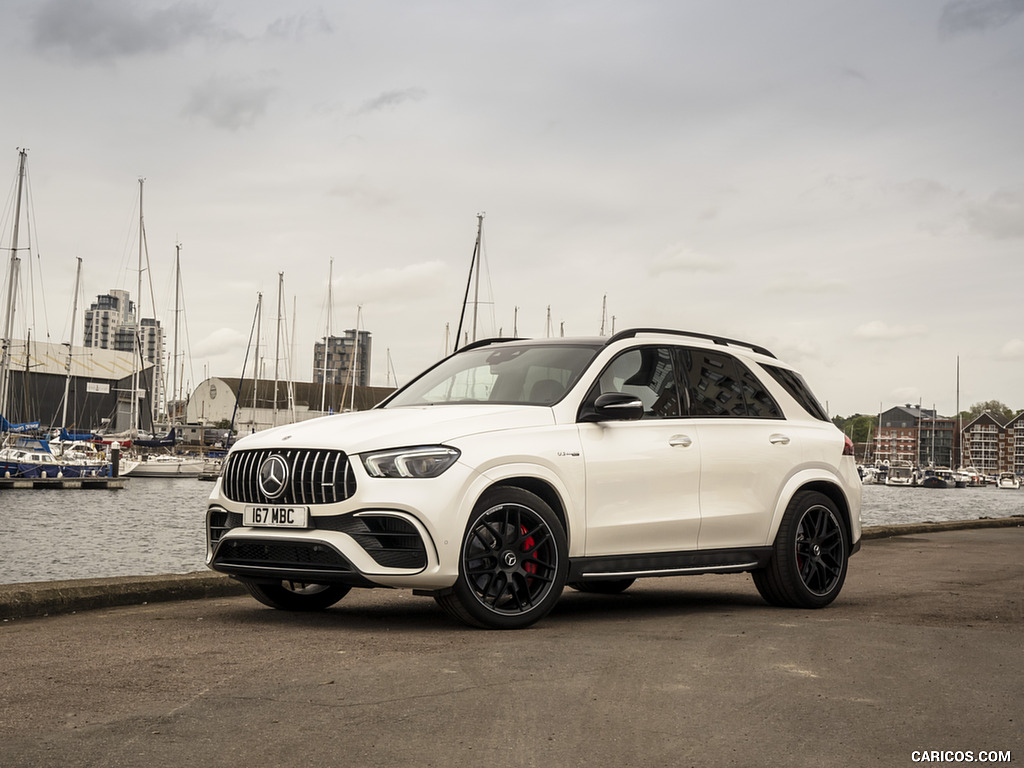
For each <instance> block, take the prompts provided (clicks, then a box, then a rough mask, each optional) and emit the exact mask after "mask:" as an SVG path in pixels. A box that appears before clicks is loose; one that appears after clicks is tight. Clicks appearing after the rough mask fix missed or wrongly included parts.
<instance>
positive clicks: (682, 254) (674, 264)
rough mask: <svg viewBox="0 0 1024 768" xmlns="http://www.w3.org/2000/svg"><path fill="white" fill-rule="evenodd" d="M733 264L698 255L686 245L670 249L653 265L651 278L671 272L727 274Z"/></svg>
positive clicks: (650, 270)
mask: <svg viewBox="0 0 1024 768" xmlns="http://www.w3.org/2000/svg"><path fill="white" fill-rule="evenodd" d="M731 268H732V264H730V263H729V262H727V261H723V260H721V259H717V258H715V257H713V256H708V255H706V254H703V253H697V252H696V251H693V250H691V249H690V248H688V247H686V246H684V245H676V246H672V247H671V248H668V249H667V250H665V251H664V252H662V254H661V255H660V256H659V257H658V258H657V259H655V261H654V263H653V264H651V266H650V269H649V272H650V274H651V277H661V276H662V275H665V274H669V273H671V272H689V273H695V272H703V273H715V272H727V271H729V270H730V269H731Z"/></svg>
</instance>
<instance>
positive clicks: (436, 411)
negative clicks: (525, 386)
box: [235, 405, 555, 454]
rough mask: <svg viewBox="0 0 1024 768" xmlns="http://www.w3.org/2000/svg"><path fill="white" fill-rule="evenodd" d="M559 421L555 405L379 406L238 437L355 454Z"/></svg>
mask: <svg viewBox="0 0 1024 768" xmlns="http://www.w3.org/2000/svg"><path fill="white" fill-rule="evenodd" d="M554 421H555V420H554V416H553V414H552V412H551V409H550V408H546V407H543V406H530V405H508V406H503V405H434V406H424V407H422V408H415V407H406V408H380V409H375V410H370V411H359V412H356V413H342V414H337V415H335V416H324V417H321V418H318V419H311V420H309V421H301V422H297V423H295V424H288V425H286V426H283V427H274V428H273V429H267V430H264V431H262V432H257V433H255V434H252V435H247V436H246V437H244V438H241V439H239V440H238V442H237V443H235V448H236V449H237V450H253V449H260V448H279V447H285V448H291V447H295V448H327V449H337V450H342V451H345V452H346V453H348V454H356V453H363V452H365V451H375V450H382V449H386V448H403V447H406V446H412V445H438V444H441V443H449V442H452V441H455V440H458V439H459V438H460V437H466V436H468V435H475V434H479V433H481V432H494V431H497V430H507V429H524V428H529V427H541V426H545V425H549V424H553V423H554Z"/></svg>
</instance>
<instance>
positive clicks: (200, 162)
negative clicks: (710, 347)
mask: <svg viewBox="0 0 1024 768" xmlns="http://www.w3.org/2000/svg"><path fill="white" fill-rule="evenodd" d="M0 42H2V45H3V50H4V56H5V61H6V62H7V66H5V68H4V75H3V77H2V78H0V97H2V101H0V104H2V105H3V108H2V118H0V181H3V182H4V183H5V185H6V183H7V182H8V181H9V184H10V190H13V185H14V181H15V176H16V169H17V161H18V156H17V148H18V147H26V148H28V149H29V156H28V174H29V184H30V192H31V214H32V221H31V236H32V243H31V245H32V253H33V257H32V259H31V262H32V269H31V270H28V268H27V267H26V268H24V270H23V273H24V274H25V275H27V276H30V277H31V278H32V281H33V282H32V285H31V286H27V287H26V289H25V290H26V293H32V294H34V295H35V296H36V299H35V304H34V307H33V306H22V307H21V308H20V309H19V315H18V319H19V326H18V329H17V330H16V334H15V335H17V336H22V335H23V334H24V333H25V330H24V327H25V323H26V322H29V323H31V324H32V326H33V331H32V333H33V338H43V337H45V336H47V335H48V336H49V337H50V339H51V340H52V341H66V340H67V338H68V335H69V333H70V310H71V304H72V294H73V283H74V267H75V263H76V262H75V260H76V257H80V258H82V260H83V281H84V288H83V291H82V294H83V297H84V300H85V301H86V302H90V301H93V300H95V297H96V295H97V294H100V293H105V292H107V291H108V290H109V289H111V288H122V289H127V290H130V291H131V292H132V295H133V298H134V297H135V293H136V282H137V279H138V271H137V259H138V240H137V226H138V224H137V217H138V192H139V184H138V178H139V177H145V186H144V189H145V194H144V212H145V230H146V242H147V245H148V252H149V259H150V262H151V264H152V270H151V273H150V274H151V276H152V282H153V289H154V293H155V297H156V298H155V304H156V315H157V316H158V317H160V318H161V320H162V322H163V323H164V325H165V326H168V327H169V326H170V325H171V324H172V323H173V318H172V311H171V310H172V308H173V295H174V288H173V260H174V252H175V244H176V243H181V246H182V249H181V264H182V267H181V269H182V280H183V284H184V294H185V305H186V312H185V319H186V322H187V327H188V335H189V340H190V344H189V346H190V349H191V357H192V364H191V366H192V371H193V373H191V374H187V377H188V378H189V379H190V380H191V381H192V383H193V384H198V383H199V381H201V380H202V379H203V378H204V377H205V376H206V375H217V376H224V377H234V376H238V375H239V374H240V372H241V369H242V361H243V358H244V356H245V351H246V347H247V341H248V338H249V335H250V329H251V327H252V322H253V317H254V313H255V308H256V301H257V294H258V293H259V292H263V297H264V298H263V301H264V312H263V321H262V337H263V341H262V351H261V355H264V356H265V361H266V362H265V365H264V371H265V372H266V374H267V375H268V376H272V375H273V369H274V356H275V355H274V348H275V343H274V342H275V331H276V328H277V316H278V311H277V290H278V273H279V272H284V273H285V276H284V283H285V307H286V309H285V315H286V318H285V319H286V323H287V326H288V330H287V333H288V334H289V338H286V339H285V341H286V342H290V337H291V335H292V334H293V333H294V338H295V352H294V359H293V361H292V365H293V368H294V371H295V373H294V377H295V378H296V379H297V380H305V381H308V380H311V378H312V370H311V368H312V346H313V343H314V341H315V340H316V338H318V337H322V336H323V335H324V333H325V329H326V323H327V312H326V307H327V297H328V290H327V284H328V274H329V270H330V263H331V260H332V259H333V260H334V266H333V274H334V281H333V298H334V311H333V321H332V327H333V330H334V332H336V333H340V332H341V331H343V330H344V329H346V328H353V327H355V325H356V319H357V312H358V307H360V306H361V307H362V310H361V326H360V327H361V328H363V329H365V330H369V331H370V332H371V333H372V334H373V348H374V354H373V361H372V383H374V384H384V383H386V380H387V365H386V356H387V352H388V350H390V357H391V360H392V365H393V368H394V371H395V374H396V375H397V378H398V380H399V381H400V382H404V381H406V380H407V379H408V378H409V377H411V376H412V375H414V374H415V373H417V372H418V371H419V370H420V369H422V368H424V367H425V366H427V365H428V364H430V363H432V362H433V361H434V360H436V359H437V358H438V357H440V356H441V355H442V354H443V353H444V349H445V329H446V324H447V325H448V326H449V327H450V333H451V335H452V336H454V333H455V328H456V326H457V325H458V321H459V312H460V309H461V302H462V296H463V291H464V290H465V285H466V278H467V272H468V269H469V263H470V258H471V256H472V252H473V243H474V239H475V235H476V226H477V218H476V216H477V213H479V212H486V218H485V220H484V255H485V266H486V270H485V277H486V278H487V279H486V280H485V281H484V286H483V294H482V296H483V298H484V299H486V301H487V303H485V304H482V305H481V306H480V317H481V322H480V334H481V335H491V334H496V333H497V332H498V331H499V330H502V331H504V333H506V334H510V333H511V332H512V329H513V322H514V317H515V308H516V307H518V331H519V333H520V335H526V336H544V335H545V334H546V333H547V308H548V307H549V306H550V308H551V320H552V325H553V328H554V333H555V334H558V333H560V332H561V329H562V328H563V327H564V332H565V335H567V336H571V335H596V334H597V333H598V332H599V331H600V329H601V322H602V300H603V297H605V296H607V307H608V312H607V314H608V320H607V325H606V328H607V329H608V330H610V328H611V323H612V320H611V318H612V317H613V316H614V318H615V319H614V323H615V328H616V329H617V330H621V329H623V328H627V327H633V326H666V327H673V328H681V329H689V330H697V331H702V332H709V333H718V334H722V335H727V336H732V337H736V338H740V339H745V340H749V341H752V342H756V343H759V344H762V345H764V346H767V347H768V348H769V349H772V350H773V351H774V352H775V353H776V354H777V355H778V356H779V357H781V358H783V359H785V360H787V361H789V362H791V363H793V364H795V365H796V366H798V367H799V368H800V369H801V370H803V372H804V373H805V375H806V377H807V378H808V380H809V382H810V384H811V386H812V388H813V389H814V390H815V391H816V392H817V394H818V396H819V398H820V399H822V400H823V401H828V404H829V409H830V411H831V413H833V414H840V415H848V414H852V413H854V412H862V413H874V412H876V411H877V410H878V409H879V407H882V408H888V407H890V406H892V405H896V404H904V403H911V402H913V403H916V402H918V401H920V402H922V403H923V404H924V405H925V406H926V407H931V405H932V404H934V405H936V406H937V407H938V409H939V411H940V412H942V413H949V414H952V413H953V412H954V411H955V408H956V386H957V380H956V360H957V356H959V358H960V366H961V395H960V405H961V407H962V408H966V407H968V406H969V405H971V404H972V403H974V402H977V401H980V400H989V399H996V400H1001V401H1003V402H1004V403H1006V404H1008V405H1010V406H1011V407H1014V408H1018V409H1019V408H1024V309H1022V308H1021V303H1022V298H1024V279H1022V278H1024V139H1022V137H1024V0H953V1H952V2H945V3H943V2H931V1H925V0H900V1H899V2H892V0H882V1H880V2H874V1H871V0H856V1H853V0H851V1H850V2H822V0H807V1H806V2H796V1H793V0H778V1H775V2H762V1H761V0H747V1H745V2H744V1H740V0H736V1H730V2H711V1H710V0H708V1H707V2H691V1H689V0H685V1H684V0H664V1H662V2H655V1H651V2H644V1H643V0H629V2H625V1H624V0H619V1H618V2H605V1H602V0H577V1H574V2H569V1H566V2H551V1H545V2H540V1H537V0H518V1H517V2H503V3H499V2H460V1H458V0H432V1H431V2H414V1H412V0H409V1H407V2H389V1H388V0H383V1H381V0H375V1H374V2H369V1H368V0H358V1H355V2H321V3H312V2H305V1H304V0H297V1H295V2H288V3H281V2H269V0H220V1H219V2H205V1H204V0H196V1H194V2H174V3H171V2H166V1H165V0H156V1H154V2H138V1H136V0H0ZM3 152H6V153H7V154H6V157H5V156H4V154H3ZM5 168H6V170H4V169H5ZM10 194H11V193H10V191H8V190H6V189H5V194H4V201H5V209H4V220H3V227H4V228H3V232H2V233H0V235H2V238H3V241H2V246H3V248H4V249H5V250H4V251H3V254H4V267H3V271H4V274H5V275H6V271H7V267H6V261H7V259H8V258H9V255H8V253H9V252H8V250H7V249H8V248H9V246H10V238H11V231H10V229H11V227H10V224H11V218H12V217H11V211H10V207H11V200H10ZM25 237H26V236H25V233H24V232H22V237H21V244H22V246H24V245H25ZM26 279H27V278H26ZM147 281H148V278H147ZM152 303H153V302H151V301H150V298H149V291H148V288H147V290H146V292H145V295H144V296H143V314H145V315H151V314H153V310H152V308H151V305H152ZM82 309H84V307H82V306H81V305H80V312H81V310H82ZM293 318H294V320H293ZM293 326H294V327H293ZM81 328H82V320H81V316H79V319H78V321H77V329H76V336H77V338H76V343H81ZM286 346H287V344H286ZM169 347H170V341H169ZM282 370H283V369H282Z"/></svg>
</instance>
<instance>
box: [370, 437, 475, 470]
mask: <svg viewBox="0 0 1024 768" xmlns="http://www.w3.org/2000/svg"><path fill="white" fill-rule="evenodd" d="M459 456H460V453H459V451H457V450H456V449H455V448H448V447H447V446H444V445H431V446H427V447H421V448H398V449H396V450H392V451H377V452H375V453H364V454H362V456H361V457H360V458H362V460H363V466H364V467H366V471H367V473H368V474H369V475H370V476H371V477H437V476H438V475H440V474H441V473H442V472H444V471H445V470H446V469H448V467H450V466H451V465H452V464H454V463H455V462H456V460H457V459H458V458H459Z"/></svg>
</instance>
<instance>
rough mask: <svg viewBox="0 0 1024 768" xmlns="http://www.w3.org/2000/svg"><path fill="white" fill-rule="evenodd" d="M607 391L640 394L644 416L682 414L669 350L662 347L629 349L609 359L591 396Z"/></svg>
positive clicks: (663, 416)
mask: <svg viewBox="0 0 1024 768" xmlns="http://www.w3.org/2000/svg"><path fill="white" fill-rule="evenodd" d="M609 392H622V393H625V394H629V395H635V396H636V397H639V398H640V400H641V402H643V404H644V418H645V419H673V418H678V417H679V416H680V413H681V412H680V408H679V390H678V387H677V386H676V375H675V370H674V367H673V365H672V353H671V352H670V351H669V350H668V349H666V348H664V347H640V348H638V349H631V350H629V351H628V352H623V353H622V354H621V355H619V356H618V357H616V358H615V359H614V360H612V361H611V363H609V365H608V367H607V368H605V369H604V372H603V373H602V374H601V376H600V378H598V380H597V383H596V384H595V385H594V389H593V390H592V391H591V394H590V398H591V399H595V400H596V399H597V396H598V395H605V394H608V393H609Z"/></svg>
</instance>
